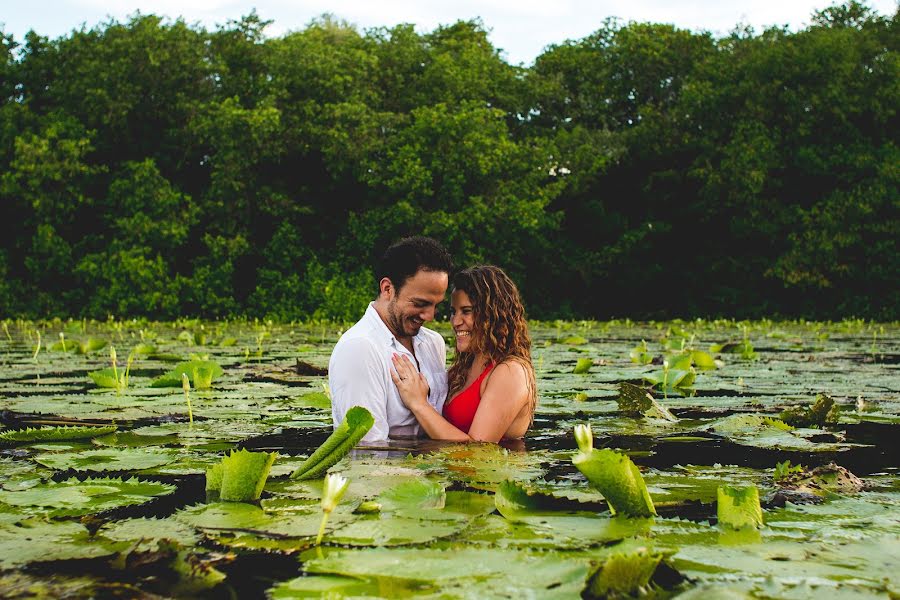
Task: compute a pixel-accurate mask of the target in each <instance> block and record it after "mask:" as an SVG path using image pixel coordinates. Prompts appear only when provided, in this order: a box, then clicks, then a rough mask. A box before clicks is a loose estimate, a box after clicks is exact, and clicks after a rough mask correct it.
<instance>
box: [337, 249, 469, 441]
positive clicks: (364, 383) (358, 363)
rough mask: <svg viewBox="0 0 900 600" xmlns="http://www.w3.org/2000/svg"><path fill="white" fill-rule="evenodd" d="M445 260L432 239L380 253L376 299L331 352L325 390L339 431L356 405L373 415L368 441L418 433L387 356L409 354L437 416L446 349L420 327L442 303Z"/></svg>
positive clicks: (444, 381)
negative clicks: (426, 384) (373, 421)
mask: <svg viewBox="0 0 900 600" xmlns="http://www.w3.org/2000/svg"><path fill="white" fill-rule="evenodd" d="M452 268H453V266H452V261H451V259H450V254H449V253H448V252H447V250H446V249H445V248H444V247H443V246H441V245H440V244H439V243H438V242H436V241H435V240H433V239H431V238H427V237H421V236H415V237H409V238H404V239H402V240H400V241H398V242H396V243H395V244H394V245H392V246H391V247H390V248H388V249H387V251H386V252H385V253H384V256H383V257H382V259H381V261H380V263H379V264H378V267H377V268H376V273H375V279H376V281H377V282H378V297H377V298H376V299H375V301H374V302H372V303H370V304H369V308H368V309H367V310H366V313H365V315H363V318H362V319H360V320H359V322H357V323H356V324H355V325H354V326H353V327H351V328H350V329H348V330H347V331H346V332H345V333H344V335H342V336H341V339H340V340H338V343H337V344H336V345H335V347H334V351H333V352H332V353H331V360H330V361H329V363H328V384H329V387H330V388H331V416H332V418H333V419H334V424H335V426H337V425H338V424H340V422H341V421H343V420H344V415H345V414H346V413H347V411H348V410H349V409H350V408H352V407H353V406H362V407H365V408H367V409H368V410H369V412H371V413H372V416H374V417H375V425H373V426H372V429H370V430H369V433H368V434H366V436H365V437H364V438H363V441H365V442H372V441H377V440H386V439H387V438H388V437H410V436H417V435H418V434H419V425H418V423H417V422H416V419H415V417H414V416H413V414H412V413H411V412H410V411H409V410H408V409H407V408H406V406H404V404H403V402H402V401H401V400H400V394H399V392H398V391H397V386H395V385H394V382H393V381H392V380H391V369H392V363H391V357H392V356H393V355H394V354H399V355H404V354H405V355H407V356H409V357H410V360H412V362H413V364H415V365H417V366H418V369H419V372H421V373H422V374H423V375H425V379H426V380H427V381H428V386H429V388H430V391H429V394H428V402H429V403H430V404H431V405H432V406H434V407H435V409H436V410H437V411H438V412H440V411H441V409H442V408H443V404H444V400H445V399H446V396H447V371H446V354H447V348H446V346H445V345H444V339H443V337H441V335H440V334H439V333H437V332H435V331H431V330H430V329H426V328H425V327H422V325H423V324H425V323H426V322H428V321H431V320H432V319H434V315H435V311H436V310H437V306H438V304H440V303H441V302H442V301H443V300H444V295H445V294H446V293H447V284H448V281H449V277H450V271H451V270H452Z"/></svg>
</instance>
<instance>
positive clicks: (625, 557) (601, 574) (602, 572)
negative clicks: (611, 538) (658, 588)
mask: <svg viewBox="0 0 900 600" xmlns="http://www.w3.org/2000/svg"><path fill="white" fill-rule="evenodd" d="M662 559H663V555H662V554H654V553H650V552H646V551H643V552H642V551H638V552H632V553H628V554H622V553H616V554H613V555H611V556H609V557H608V558H607V559H606V560H605V561H604V562H603V563H602V564H601V566H600V567H599V568H598V569H597V570H596V571H595V572H594V573H592V574H591V576H590V580H589V581H588V586H587V592H588V596H589V597H592V598H609V597H620V596H624V597H632V596H643V595H645V594H647V593H648V592H649V591H650V588H651V585H652V584H651V582H650V580H651V579H652V578H653V574H654V573H656V568H657V567H658V566H659V563H660V562H662Z"/></svg>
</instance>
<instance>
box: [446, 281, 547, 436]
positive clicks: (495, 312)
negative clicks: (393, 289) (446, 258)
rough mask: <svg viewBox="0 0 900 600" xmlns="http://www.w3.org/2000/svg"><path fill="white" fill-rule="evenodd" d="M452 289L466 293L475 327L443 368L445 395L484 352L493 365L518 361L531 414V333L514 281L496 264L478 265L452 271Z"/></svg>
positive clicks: (533, 389) (533, 394)
mask: <svg viewBox="0 0 900 600" xmlns="http://www.w3.org/2000/svg"><path fill="white" fill-rule="evenodd" d="M453 290H454V291H457V290H462V291H464V292H465V293H466V294H467V295H468V296H469V300H471V302H472V312H473V316H474V321H475V327H474V331H472V338H471V339H472V341H471V342H470V345H469V350H467V351H466V352H457V353H456V356H455V357H454V358H453V363H452V364H451V365H450V369H449V370H448V371H447V379H448V383H449V384H450V385H449V387H450V392H449V397H453V395H454V394H456V393H457V392H458V391H460V390H462V388H463V386H464V385H465V383H466V376H467V375H468V372H469V369H470V368H471V366H472V363H473V362H474V360H475V356H476V355H477V354H484V355H485V356H487V358H488V362H489V363H493V364H494V365H499V364H500V363H502V362H509V361H513V362H517V363H519V364H521V365H522V367H523V368H524V369H525V372H526V373H527V375H528V393H529V396H530V408H531V414H532V416H533V415H534V409H535V406H536V404H537V386H536V383H535V379H534V367H533V366H532V364H531V335H530V334H529V333H528V322H527V321H526V320H525V307H524V306H523V305H522V298H521V296H520V295H519V289H518V288H517V287H516V284H515V283H513V281H512V279H510V278H509V276H508V275H507V274H506V273H504V272H503V270H502V269H500V268H499V267H495V266H493V265H479V266H475V267H469V268H468V269H463V270H462V271H459V272H458V273H456V275H454V276H453ZM532 418H533V417H532Z"/></svg>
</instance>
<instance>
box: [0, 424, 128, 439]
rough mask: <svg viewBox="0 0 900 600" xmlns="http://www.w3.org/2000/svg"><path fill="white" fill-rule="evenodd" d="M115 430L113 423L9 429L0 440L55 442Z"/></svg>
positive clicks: (0, 435)
mask: <svg viewBox="0 0 900 600" xmlns="http://www.w3.org/2000/svg"><path fill="white" fill-rule="evenodd" d="M114 431H116V426H115V425H104V426H100V427H91V426H73V427H66V426H62V427H39V428H35V429H32V428H31V427H28V428H26V429H10V430H7V431H4V432H2V433H0V442H51V441H52V442H57V441H61V440H82V439H89V438H95V437H100V436H101V435H106V434H108V433H112V432H114Z"/></svg>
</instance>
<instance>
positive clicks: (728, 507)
mask: <svg viewBox="0 0 900 600" xmlns="http://www.w3.org/2000/svg"><path fill="white" fill-rule="evenodd" d="M716 514H717V516H718V519H719V525H721V526H723V527H730V528H732V529H743V528H744V527H762V524H763V514H762V507H761V506H760V504H759V490H758V489H756V486H755V485H749V486H745V487H738V486H730V485H723V486H719V491H718V501H717V503H716Z"/></svg>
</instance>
